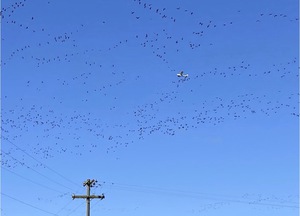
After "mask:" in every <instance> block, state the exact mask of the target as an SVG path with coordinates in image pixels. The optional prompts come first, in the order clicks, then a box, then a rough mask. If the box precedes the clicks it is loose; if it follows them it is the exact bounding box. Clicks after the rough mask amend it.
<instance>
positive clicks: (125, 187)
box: [111, 182, 299, 209]
mask: <svg viewBox="0 0 300 216" xmlns="http://www.w3.org/2000/svg"><path fill="white" fill-rule="evenodd" d="M111 186H112V187H116V188H118V189H121V190H125V191H134V192H142V193H149V192H150V193H161V194H165V195H171V196H180V197H192V198H196V199H197V198H198V199H209V200H216V201H227V202H233V203H243V204H249V205H262V206H273V207H285V208H295V209H299V205H297V204H298V203H296V202H288V203H290V204H291V205H286V204H282V203H280V204H278V203H274V202H273V203H266V202H261V201H259V202H258V201H254V200H253V199H248V200H247V199H246V198H243V199H241V197H237V196H228V195H220V194H208V193H198V192H191V191H182V190H170V189H164V188H156V187H148V186H138V185H124V184H115V183H112V182H111ZM293 204H295V205H293Z"/></svg>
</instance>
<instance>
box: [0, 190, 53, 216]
mask: <svg viewBox="0 0 300 216" xmlns="http://www.w3.org/2000/svg"><path fill="white" fill-rule="evenodd" d="M1 194H2V195H3V196H6V197H8V198H10V199H13V200H15V201H17V202H19V203H22V204H24V205H27V206H29V207H31V208H34V209H37V210H39V211H42V212H44V213H47V214H50V215H55V216H58V215H57V214H55V213H52V212H49V211H47V210H44V209H41V208H39V207H37V206H34V205H32V204H29V203H27V202H24V201H22V200H19V199H17V198H15V197H12V196H10V195H7V194H5V193H3V192H1Z"/></svg>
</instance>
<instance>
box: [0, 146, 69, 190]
mask: <svg viewBox="0 0 300 216" xmlns="http://www.w3.org/2000/svg"><path fill="white" fill-rule="evenodd" d="M1 152H3V153H4V154H6V155H7V156H9V157H11V158H12V159H13V160H15V161H17V162H18V163H20V164H21V165H22V166H25V167H26V168H28V169H30V170H32V171H33V172H35V173H37V174H39V175H40V176H43V177H44V178H46V179H48V180H49V181H51V182H53V183H55V184H57V185H60V186H62V187H64V188H67V189H69V190H71V191H73V189H72V188H70V187H68V186H66V185H63V184H61V183H59V182H57V181H55V180H53V179H51V178H49V177H48V176H46V175H44V174H42V173H40V172H39V171H37V170H35V169H33V168H31V167H30V166H27V165H26V164H25V163H24V162H22V161H19V160H18V159H16V158H15V157H13V156H11V155H10V154H9V153H7V152H4V151H3V150H1Z"/></svg>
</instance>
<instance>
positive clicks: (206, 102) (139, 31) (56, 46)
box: [1, 0, 299, 213]
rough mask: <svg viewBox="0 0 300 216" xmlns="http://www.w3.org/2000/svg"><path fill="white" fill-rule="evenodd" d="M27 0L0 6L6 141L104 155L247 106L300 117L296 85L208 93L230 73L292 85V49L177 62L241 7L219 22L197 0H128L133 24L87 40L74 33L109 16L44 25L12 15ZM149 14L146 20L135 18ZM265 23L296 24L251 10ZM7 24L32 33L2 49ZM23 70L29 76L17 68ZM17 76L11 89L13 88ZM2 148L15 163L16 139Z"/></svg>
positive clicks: (226, 117)
mask: <svg viewBox="0 0 300 216" xmlns="http://www.w3.org/2000/svg"><path fill="white" fill-rule="evenodd" d="M51 4H54V3H53V2H52V1H47V2H45V5H51ZM28 5H30V1H29V0H23V1H22V0H21V1H18V2H15V3H12V4H10V5H7V6H5V7H3V8H2V10H1V16H2V23H3V30H2V31H3V34H2V44H3V47H4V51H3V56H2V62H1V65H2V73H3V78H2V79H3V81H4V82H6V83H9V84H7V85H4V87H3V89H2V136H3V139H4V140H5V139H7V140H10V141H11V142H15V143H19V142H20V143H21V142H22V141H23V140H28V139H30V140H31V142H30V143H28V142H26V145H27V149H28V151H29V152H32V153H33V154H34V155H35V156H36V157H38V158H40V159H49V158H53V157H55V156H56V155H57V154H72V155H76V156H81V155H84V154H88V153H90V152H92V151H96V150H97V151H99V152H101V151H102V152H106V153H108V154H110V153H113V152H117V151H118V149H120V148H127V147H129V146H130V145H133V144H134V143H138V142H142V140H145V139H147V137H149V136H153V135H159V136H176V135H177V134H178V133H184V131H190V130H192V131H195V132H196V131H198V130H201V127H202V126H203V125H219V124H223V123H226V122H232V121H236V120H240V119H246V118H248V119H249V118H251V117H252V116H253V115H257V116H264V117H265V118H268V117H272V116H274V115H286V116H287V118H288V117H292V118H299V110H298V98H299V94H298V93H297V88H296V87H295V88H291V89H292V90H290V89H288V91H286V89H285V88H280V85H278V88H274V89H275V91H273V90H274V89H272V91H271V93H270V92H269V93H268V89H267V88H266V89H264V90H265V91H259V92H258V91H253V92H251V91H248V90H245V89H244V90H243V91H241V92H240V93H237V92H234V91H230V92H226V91H225V90H224V91H223V90H220V92H217V93H209V91H210V90H211V88H210V85H211V84H212V83H213V80H215V81H216V82H217V83H219V84H220V83H225V84H226V85H228V86H231V85H232V83H233V85H234V84H235V83H236V82H244V83H248V82H250V83H260V80H263V81H264V82H268V81H269V80H275V81H276V82H277V83H280V84H282V83H283V85H289V84H290V85H295V86H296V85H297V80H298V79H299V74H298V73H297V71H298V63H299V62H298V58H297V57H294V56H289V57H288V60H286V58H284V59H282V61H279V62H278V61H276V62H270V63H266V64H265V65H264V68H260V67H259V66H260V65H259V64H256V62H255V61H251V60H247V59H244V60H240V59H238V60H233V61H230V62H227V63H220V64H219V65H217V66H208V67H206V68H205V69H202V68H199V69H198V70H195V69H194V68H192V67H187V68H183V65H185V63H184V64H180V63H179V60H178V59H183V60H182V61H183V62H189V56H197V55H201V54H202V52H203V50H209V49H215V48H216V47H218V44H217V43H216V42H215V41H214V40H213V39H211V37H210V36H211V35H214V34H216V32H228V31H231V30H232V28H234V27H235V28H236V27H237V26H239V25H241V24H240V22H238V20H241V19H242V18H243V15H242V14H243V11H241V10H237V11H236V13H235V14H234V16H231V18H230V19H229V18H228V19H227V20H226V19H225V21H224V20H220V19H216V20H215V19H213V18H203V17H201V16H199V14H197V10H196V9H195V10H190V9H185V8H184V7H183V6H177V7H176V6H174V7H173V6H172V7H167V6H166V7H160V6H156V5H157V4H154V3H149V2H147V1H142V0H133V1H131V4H130V7H129V8H128V11H127V15H128V16H127V17H126V19H128V20H129V21H130V23H131V24H132V26H136V28H133V30H131V32H129V33H128V34H125V35H124V37H123V36H122V34H120V36H119V37H113V39H111V40H110V41H109V43H106V42H104V43H103V42H102V41H95V42H94V43H93V44H92V45H89V44H88V43H87V41H88V40H89V39H88V38H85V39H84V40H83V39H82V36H83V35H85V33H86V32H93V33H95V32H97V29H102V28H103V29H104V30H107V31H109V30H110V27H109V26H110V23H111V22H112V20H111V19H110V18H109V17H106V18H105V19H102V18H101V19H99V20H92V21H90V22H88V23H83V24H78V25H77V24H76V25H74V26H72V27H68V28H66V30H65V31H63V32H57V31H56V30H55V31H54V29H51V28H50V27H49V26H47V25H45V26H43V24H42V23H41V22H39V17H38V16H37V15H35V14H26V17H22V16H21V17H20V14H22V11H23V12H24V10H26V7H29V6H28ZM31 6H32V5H31ZM23 16H24V15H23ZM232 17H233V18H232ZM184 20H189V26H185V25H186V23H185V22H184ZM151 22H153V26H155V27H153V28H145V27H144V26H145V25H151ZM272 22H274V23H284V25H295V24H296V23H298V18H294V17H292V16H291V15H288V14H284V13H274V12H265V11H264V12H261V13H258V14H254V15H253V18H252V24H253V25H261V24H262V23H272ZM185 27H186V29H185ZM174 29H181V30H180V31H179V30H178V31H177V30H174ZM11 32H20V34H24V35H28V36H32V38H33V39H31V40H27V39H23V40H20V41H19V42H18V43H17V45H14V46H12V48H8V47H7V46H8V45H7V44H6V43H7V41H11V39H10V37H12V36H11V35H9V34H11ZM100 35H101V34H100ZM97 36H99V35H97ZM128 52H129V53H130V54H128ZM124 53H125V54H124ZM126 55H132V58H133V61H131V62H129V63H128V62H126V61H127V60H128V59H129V58H130V57H126V59H127V60H126V61H123V60H122V59H121V58H122V56H126ZM186 55H188V57H185V56H186ZM116 56H119V58H117V57H116ZM142 56H147V57H145V58H144V59H143V58H142ZM146 58H147V60H145V59H146ZM135 59H137V60H135ZM139 60H140V61H141V62H142V61H151V62H150V63H149V62H145V64H146V66H144V67H143V68H140V67H141V64H138V65H140V67H139V68H135V66H133V65H135V62H136V61H139ZM180 61H181V60H180ZM129 64H131V65H129ZM187 64H188V63H187ZM15 65H21V66H20V67H19V68H18V70H21V69H22V71H15V70H16V69H15V68H14V66H15ZM153 65H159V69H156V70H158V71H160V72H156V73H154V77H159V78H161V80H162V81H159V80H158V81H157V83H155V82H156V81H155V82H154V83H153V82H151V83H150V82H149V81H148V80H149V79H150V78H152V77H153V76H152V75H151V76H150V75H147V74H145V73H144V72H143V70H145V69H146V68H147V67H149V68H152V67H153ZM59 68H65V69H59ZM75 69H76V70H75ZM27 70H28V71H30V72H28V73H29V74H30V75H28V74H26V72H27ZM138 71H141V72H138ZM147 71H150V69H149V70H148V69H147ZM162 71H166V72H165V73H163V72H162ZM46 73H49V74H46ZM50 73H52V74H50ZM44 75H45V76H44ZM13 76H15V77H16V76H19V77H20V80H21V81H20V80H18V81H16V82H17V84H14V83H12V82H13V80H12V77H13ZM160 82H163V83H162V84H161V83H160ZM287 83H288V84H287ZM219 84H217V85H219ZM16 85H17V86H18V88H17V92H16V91H13V90H12V89H15V88H16V87H15V86H16ZM226 85H225V87H224V88H226ZM131 86H136V87H135V88H132V87H131ZM159 87H161V88H160V89H158V88H159ZM221 87H222V86H221ZM53 88H56V89H57V90H55V89H54V90H53ZM213 88H215V89H217V88H218V87H217V86H215V87H213ZM153 89H154V90H153ZM229 89H230V88H229ZM137 91H141V92H145V94H147V93H148V94H149V95H153V94H155V97H151V96H149V97H148V95H147V96H145V97H141V95H140V94H138V93H137ZM153 92H154V93H153ZM203 93H205V94H206V95H205V96H203ZM45 95H46V96H45ZM45 98H47V99H46V100H45ZM137 98H138V100H137ZM149 98H150V99H149ZM78 107H79V108H78ZM121 108H122V109H121ZM32 134H34V136H33V135H32ZM89 140H90V141H89ZM66 143H72V144H70V145H66ZM5 149H6V152H8V153H7V154H2V161H1V162H2V166H3V167H6V168H10V169H12V168H15V167H18V166H24V163H25V161H26V158H24V157H22V158H19V159H16V158H15V159H14V158H12V157H11V156H10V155H11V153H13V152H15V151H16V149H15V147H13V146H10V147H9V145H5ZM225 204H226V203H225ZM223 205H224V203H222V202H220V203H217V204H216V205H211V206H210V205H208V206H204V207H203V209H201V210H197V213H199V212H201V211H204V210H206V209H210V208H217V207H219V206H223Z"/></svg>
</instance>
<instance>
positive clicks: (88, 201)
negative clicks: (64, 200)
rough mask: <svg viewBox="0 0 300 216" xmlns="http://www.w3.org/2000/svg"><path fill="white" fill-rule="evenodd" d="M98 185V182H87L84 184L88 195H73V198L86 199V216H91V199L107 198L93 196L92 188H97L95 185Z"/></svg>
mask: <svg viewBox="0 0 300 216" xmlns="http://www.w3.org/2000/svg"><path fill="white" fill-rule="evenodd" d="M96 183H97V180H94V179H93V180H90V179H88V180H86V181H85V182H83V186H84V187H85V186H86V195H75V194H73V195H72V198H73V199H75V198H83V199H86V216H90V200H91V199H104V198H105V196H104V194H102V195H91V194H90V193H91V187H93V186H95V184H96Z"/></svg>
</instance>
